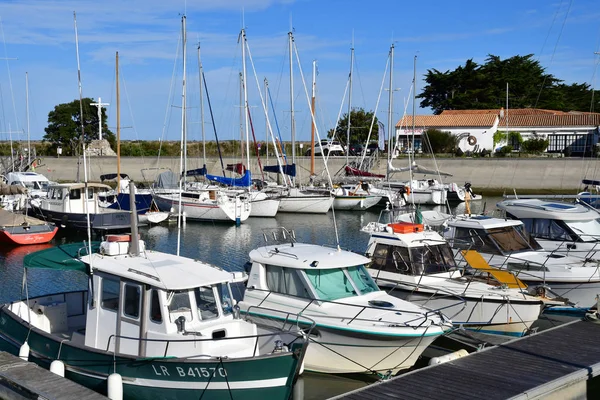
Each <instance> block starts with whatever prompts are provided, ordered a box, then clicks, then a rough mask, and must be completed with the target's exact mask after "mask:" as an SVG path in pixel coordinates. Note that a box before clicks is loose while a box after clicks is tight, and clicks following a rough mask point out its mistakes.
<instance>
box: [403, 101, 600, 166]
mask: <svg viewBox="0 0 600 400" xmlns="http://www.w3.org/2000/svg"><path fill="white" fill-rule="evenodd" d="M413 126H414V129H413ZM428 129H438V130H441V131H447V132H450V133H452V134H453V135H455V136H457V137H458V138H459V142H458V146H459V147H460V149H461V150H463V151H475V152H477V151H481V150H483V149H486V150H494V151H496V150H498V149H499V148H501V147H502V146H504V145H507V144H510V145H511V146H512V147H513V148H514V149H515V150H518V144H517V143H507V140H500V141H497V142H496V143H495V142H494V134H495V133H496V132H498V131H502V132H504V133H506V132H508V133H510V132H519V133H520V134H521V137H522V138H523V140H528V139H531V138H544V139H548V141H549V145H548V148H547V149H546V151H547V152H548V153H563V152H565V149H569V152H570V153H571V154H572V155H583V154H587V155H589V154H591V153H592V149H593V148H594V146H596V144H597V143H598V141H599V140H598V135H599V133H600V113H583V112H564V111H554V110H543V109H533V108H523V109H511V110H508V111H507V110H504V109H502V108H501V109H493V110H446V111H444V112H442V113H441V114H440V115H416V116H415V118H414V125H413V118H412V116H411V115H408V116H405V117H403V118H402V119H401V120H400V121H398V123H397V124H396V137H397V139H398V148H399V149H400V151H406V150H409V149H411V148H413V146H412V145H413V142H414V149H416V150H421V149H422V142H423V139H422V137H421V135H422V134H423V132H425V131H426V130H428ZM413 133H414V135H413ZM506 136H508V135H506Z"/></svg>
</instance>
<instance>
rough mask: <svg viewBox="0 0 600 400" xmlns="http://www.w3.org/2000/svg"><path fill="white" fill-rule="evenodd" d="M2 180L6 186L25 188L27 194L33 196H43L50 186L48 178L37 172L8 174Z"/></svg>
mask: <svg viewBox="0 0 600 400" xmlns="http://www.w3.org/2000/svg"><path fill="white" fill-rule="evenodd" d="M3 178H4V179H3V180H4V181H5V183H7V184H8V185H20V186H24V187H26V188H27V190H28V191H29V193H30V194H33V195H34V196H41V195H43V194H45V192H46V191H47V190H48V186H49V185H50V181H49V180H48V178H46V177H45V176H44V175H42V174H38V173H37V172H9V173H8V174H6V176H5V177H3Z"/></svg>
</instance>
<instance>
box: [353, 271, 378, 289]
mask: <svg viewBox="0 0 600 400" xmlns="http://www.w3.org/2000/svg"><path fill="white" fill-rule="evenodd" d="M348 275H350V278H352V281H353V282H354V284H355V285H356V288H357V289H358V290H359V291H360V292H361V293H362V294H365V293H371V292H378V291H379V287H377V285H376V284H375V282H373V279H372V278H371V275H369V273H368V272H367V270H366V269H365V267H364V266H362V265H357V266H356V267H349V268H348Z"/></svg>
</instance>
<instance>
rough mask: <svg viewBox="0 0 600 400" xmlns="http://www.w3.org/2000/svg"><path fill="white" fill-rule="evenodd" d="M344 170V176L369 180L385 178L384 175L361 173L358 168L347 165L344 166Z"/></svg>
mask: <svg viewBox="0 0 600 400" xmlns="http://www.w3.org/2000/svg"><path fill="white" fill-rule="evenodd" d="M344 169H345V170H346V176H365V177H370V178H385V175H379V174H374V173H372V172H368V171H363V170H360V169H358V168H352V167H351V166H349V165H346V167H345V168H344Z"/></svg>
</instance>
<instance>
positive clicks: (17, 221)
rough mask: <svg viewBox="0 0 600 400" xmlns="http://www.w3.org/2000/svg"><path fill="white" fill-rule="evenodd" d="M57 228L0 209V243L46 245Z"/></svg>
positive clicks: (39, 220)
mask: <svg viewBox="0 0 600 400" xmlns="http://www.w3.org/2000/svg"><path fill="white" fill-rule="evenodd" d="M57 230H58V227H56V226H55V225H54V224H49V223H48V222H46V221H42V220H41V219H37V218H33V217H29V216H27V215H23V214H15V213H12V212H9V211H5V210H1V209H0V242H1V243H9V244H40V243H48V242H49V241H51V240H52V239H53V238H54V235H56V231H57Z"/></svg>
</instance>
